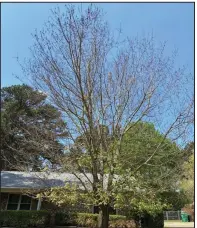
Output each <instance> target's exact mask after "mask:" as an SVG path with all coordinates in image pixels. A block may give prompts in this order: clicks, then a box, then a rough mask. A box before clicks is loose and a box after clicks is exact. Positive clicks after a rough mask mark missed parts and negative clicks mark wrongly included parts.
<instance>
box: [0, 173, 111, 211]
mask: <svg viewBox="0 0 197 228" xmlns="http://www.w3.org/2000/svg"><path fill="white" fill-rule="evenodd" d="M77 177H79V178H80V179H82V180H83V182H86V181H87V183H89V182H88V179H89V180H90V181H91V180H92V175H91V174H88V173H87V174H86V175H84V174H78V176H77ZM77 177H76V176H75V175H74V174H70V173H55V172H18V171H2V172H1V210H45V209H49V208H50V207H52V204H51V203H49V202H46V201H42V199H41V198H40V199H35V198H33V197H30V196H29V195H27V194H26V193H27V192H37V193H38V192H39V191H41V190H44V189H47V188H51V187H61V186H62V187H63V186H65V184H66V183H70V184H77V185H78V186H79V187H80V188H81V189H82V190H83V189H84V188H83V186H82V185H81V182H80V181H79V179H78V178H77ZM86 186H88V184H87V185H86ZM53 206H54V205H53ZM64 209H66V208H65V207H64ZM72 209H73V210H77V211H80V212H89V213H91V212H92V213H95V212H97V209H96V208H95V207H93V206H92V207H90V208H89V209H87V208H85V207H82V206H81V205H76V206H75V207H73V208H71V207H70V206H69V210H72ZM111 213H115V210H113V209H112V210H111Z"/></svg>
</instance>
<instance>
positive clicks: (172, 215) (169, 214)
mask: <svg viewBox="0 0 197 228" xmlns="http://www.w3.org/2000/svg"><path fill="white" fill-rule="evenodd" d="M163 215H164V220H181V211H164V212H163Z"/></svg>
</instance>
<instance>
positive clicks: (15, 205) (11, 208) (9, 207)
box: [7, 204, 18, 210]
mask: <svg viewBox="0 0 197 228" xmlns="http://www.w3.org/2000/svg"><path fill="white" fill-rule="evenodd" d="M17 207H18V204H8V207H7V210H17Z"/></svg>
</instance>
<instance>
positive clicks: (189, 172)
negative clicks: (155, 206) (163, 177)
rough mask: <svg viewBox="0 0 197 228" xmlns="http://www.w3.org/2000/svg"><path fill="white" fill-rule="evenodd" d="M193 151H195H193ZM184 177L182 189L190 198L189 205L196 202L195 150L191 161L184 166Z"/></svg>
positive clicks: (190, 157)
mask: <svg viewBox="0 0 197 228" xmlns="http://www.w3.org/2000/svg"><path fill="white" fill-rule="evenodd" d="M192 150H193V149H192ZM182 168H183V175H182V180H181V184H180V188H181V189H182V190H183V191H184V192H185V194H186V195H187V197H188V198H189V203H193V202H194V150H193V153H192V154H191V155H190V156H189V159H187V161H185V162H184V163H183V165H182Z"/></svg>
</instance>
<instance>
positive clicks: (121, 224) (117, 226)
mask: <svg viewBox="0 0 197 228" xmlns="http://www.w3.org/2000/svg"><path fill="white" fill-rule="evenodd" d="M109 228H136V224H135V222H134V221H133V220H114V221H109Z"/></svg>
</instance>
